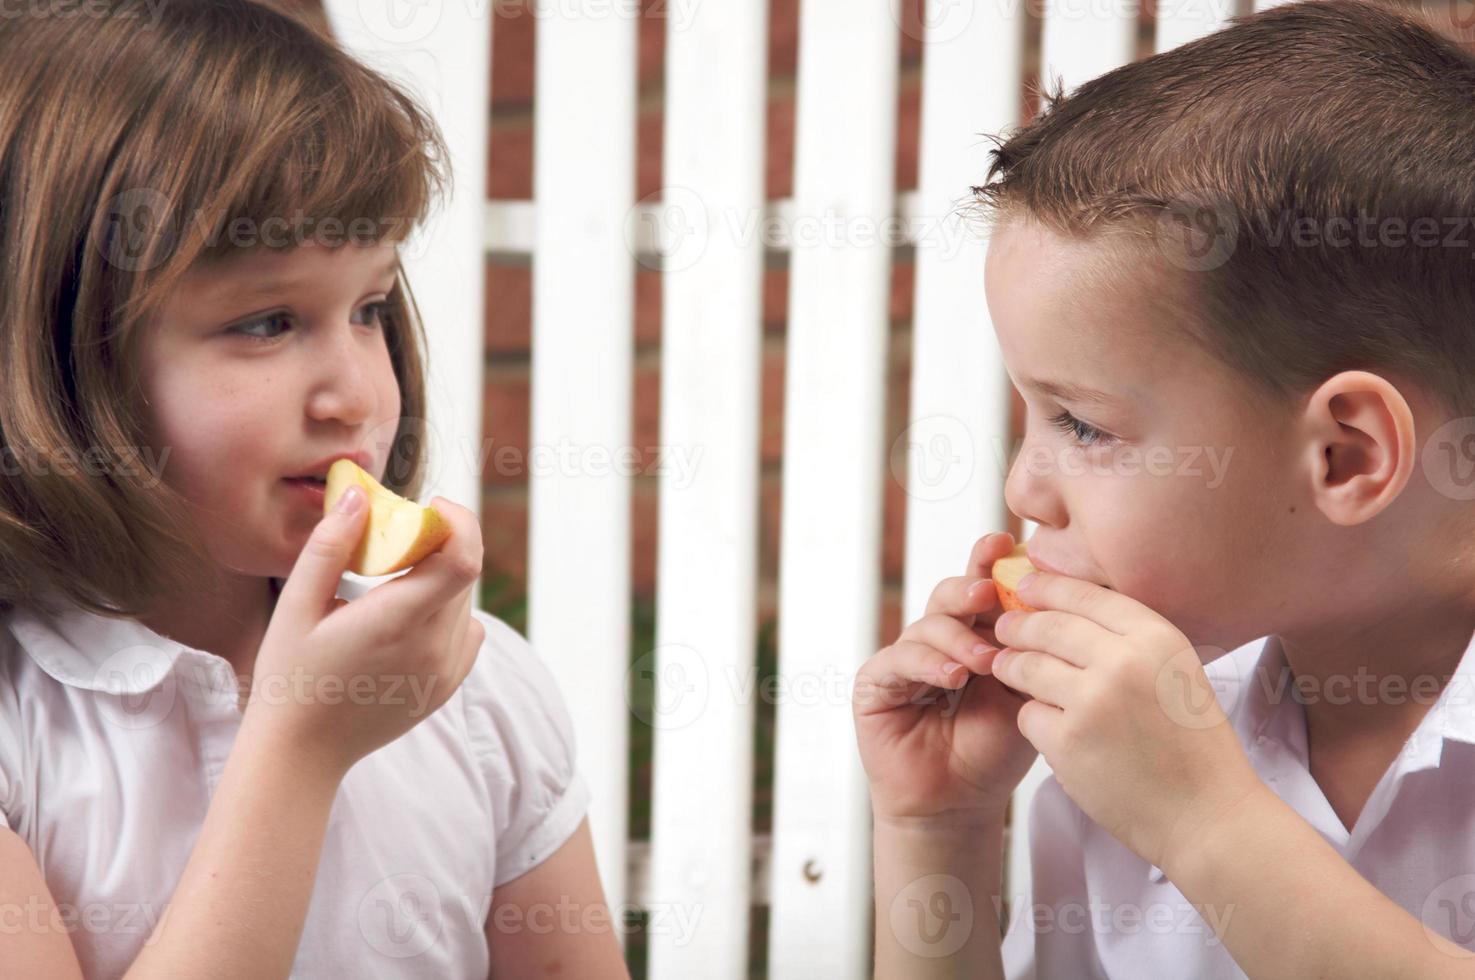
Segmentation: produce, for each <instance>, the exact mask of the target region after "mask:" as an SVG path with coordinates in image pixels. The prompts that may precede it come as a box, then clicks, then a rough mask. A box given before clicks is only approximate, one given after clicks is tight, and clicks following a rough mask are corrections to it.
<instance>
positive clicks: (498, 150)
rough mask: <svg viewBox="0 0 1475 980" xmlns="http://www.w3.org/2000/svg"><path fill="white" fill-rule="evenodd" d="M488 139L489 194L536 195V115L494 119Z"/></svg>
mask: <svg viewBox="0 0 1475 980" xmlns="http://www.w3.org/2000/svg"><path fill="white" fill-rule="evenodd" d="M487 139H488V146H487V197H489V198H491V199H493V200H510V201H526V200H529V199H530V198H531V197H532V196H533V120H532V118H531V117H530V116H528V117H522V116H519V117H516V118H513V119H504V120H499V119H493V120H492V125H491V127H490V129H489V130H488V137H487Z"/></svg>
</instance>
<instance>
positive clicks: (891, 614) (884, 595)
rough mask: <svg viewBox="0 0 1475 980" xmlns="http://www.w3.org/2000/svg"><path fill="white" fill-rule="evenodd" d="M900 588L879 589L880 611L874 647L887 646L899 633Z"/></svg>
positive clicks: (878, 648)
mask: <svg viewBox="0 0 1475 980" xmlns="http://www.w3.org/2000/svg"><path fill="white" fill-rule="evenodd" d="M901 626H902V624H901V590H899V589H883V590H882V591H881V613H880V617H879V622H878V623H877V631H878V633H879V635H878V636H877V637H876V649H877V650H880V649H881V648H882V647H889V646H890V645H891V644H893V643H895V642H896V638H897V637H898V636H900V635H901Z"/></svg>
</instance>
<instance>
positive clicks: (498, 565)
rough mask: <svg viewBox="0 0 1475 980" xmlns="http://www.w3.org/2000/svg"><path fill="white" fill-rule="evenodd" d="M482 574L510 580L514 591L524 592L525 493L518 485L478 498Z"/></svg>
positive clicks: (484, 494) (525, 585)
mask: <svg viewBox="0 0 1475 980" xmlns="http://www.w3.org/2000/svg"><path fill="white" fill-rule="evenodd" d="M481 539H482V548H483V551H484V560H483V563H482V567H483V572H482V574H483V575H484V576H491V575H493V574H497V573H500V574H503V575H506V576H508V577H509V578H511V579H512V580H513V583H514V585H515V587H514V588H513V589H512V591H513V593H514V594H526V592H527V579H528V497H527V491H526V489H524V488H521V487H510V488H505V489H504V490H501V491H489V492H486V493H483V494H482V498H481Z"/></svg>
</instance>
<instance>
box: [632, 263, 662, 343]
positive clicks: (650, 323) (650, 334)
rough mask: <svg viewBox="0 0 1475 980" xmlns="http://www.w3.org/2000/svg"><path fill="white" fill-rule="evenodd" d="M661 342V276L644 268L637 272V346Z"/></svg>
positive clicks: (640, 267) (652, 270) (641, 267)
mask: <svg viewBox="0 0 1475 980" xmlns="http://www.w3.org/2000/svg"><path fill="white" fill-rule="evenodd" d="M660 342H661V274H660V272H658V271H656V270H655V269H647V268H645V267H644V266H639V267H637V269H636V271H635V346H636V347H651V346H655V345H658V344H659V343H660Z"/></svg>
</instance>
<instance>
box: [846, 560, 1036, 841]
mask: <svg viewBox="0 0 1475 980" xmlns="http://www.w3.org/2000/svg"><path fill="white" fill-rule="evenodd" d="M1013 547H1014V538H1013V537H1012V536H1011V535H1010V534H1008V533H999V534H991V535H988V536H987V537H984V538H981V539H979V540H978V541H977V542H976V543H975V544H974V545H973V552H972V554H971V555H970V557H969V560H968V574H966V575H964V576H961V577H959V578H948V579H943V581H942V582H940V583H939V584H938V586H937V588H936V589H934V590H933V591H932V596H931V597H930V598H929V599H928V601H927V610H926V613H925V614H924V615H923V616H922V618H921V619H919V620H917V621H916V622H915V623H913V624H912V625H910V626H908V627H907V628H906V630H905V631H903V632H902V634H901V637H900V638H899V639H898V640H897V641H896V642H895V643H893V644H892V645H891V646H889V647H886V648H885V649H884V650H881V651H880V652H878V653H877V654H876V655H875V656H873V657H871V658H870V660H868V661H866V663H865V664H864V665H863V666H862V667H861V669H860V672H859V673H858V674H857V675H856V680H855V686H854V691H853V695H852V708H853V712H854V717H855V731H856V737H857V740H858V741H859V743H860V756H861V762H862V764H863V765H864V766H865V770H866V776H867V777H868V778H869V779H870V784H871V805H872V808H873V810H874V812H875V815H876V817H877V818H878V819H897V820H911V819H918V818H920V819H924V820H925V819H934V818H935V819H946V820H948V821H950V822H954V821H957V820H962V821H965V822H966V821H969V820H976V821H980V822H982V821H986V820H999V819H1001V818H1002V816H1003V814H1004V812H1005V810H1006V809H1007V807H1008V804H1009V796H1010V794H1011V793H1013V791H1014V788H1015V787H1016V786H1018V785H1019V781H1020V780H1021V779H1023V778H1024V774H1025V773H1026V772H1028V771H1029V767H1030V765H1031V764H1033V762H1034V759H1035V756H1036V755H1037V753H1036V752H1035V749H1034V747H1033V746H1032V745H1030V743H1029V742H1028V740H1026V739H1025V738H1024V736H1023V735H1021V734H1020V732H1019V728H1018V725H1017V723H1016V721H1015V719H1016V717H1017V716H1018V714H1019V708H1020V705H1022V704H1023V703H1024V699H1022V698H1021V697H1020V696H1019V695H1017V694H1016V693H1014V692H1013V691H1011V690H1009V688H1007V687H1005V686H1004V685H1002V684H1000V683H999V682H998V681H997V680H995V679H994V678H993V677H992V676H989V674H990V667H991V664H992V663H993V658H994V655H995V653H997V651H998V648H999V646H1000V644H999V642H998V640H997V639H996V638H995V637H994V634H993V629H992V626H993V622H994V620H995V619H997V618H998V615H999V613H1000V609H999V605H998V596H997V593H996V592H995V591H994V584H993V581H992V580H991V579H990V578H988V577H987V576H988V575H989V572H990V569H991V568H992V566H993V563H994V561H995V560H997V559H998V558H1001V557H1003V556H1004V555H1007V554H1008V553H1009V552H1010V551H1011V550H1012V549H1013ZM980 645H982V646H983V647H984V649H983V650H981V651H979V650H978V649H977V648H978V647H979V646H980ZM948 668H952V670H953V672H952V673H951V674H949V673H946V672H945V671H946V670H947V669H948Z"/></svg>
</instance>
